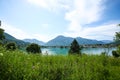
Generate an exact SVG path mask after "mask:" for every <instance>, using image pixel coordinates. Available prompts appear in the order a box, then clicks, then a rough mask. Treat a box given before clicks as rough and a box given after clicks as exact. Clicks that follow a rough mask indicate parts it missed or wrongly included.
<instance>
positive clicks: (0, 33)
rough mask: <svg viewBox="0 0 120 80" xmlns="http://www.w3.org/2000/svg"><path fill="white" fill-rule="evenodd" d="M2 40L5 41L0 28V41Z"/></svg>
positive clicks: (2, 30)
mask: <svg viewBox="0 0 120 80" xmlns="http://www.w3.org/2000/svg"><path fill="white" fill-rule="evenodd" d="M3 39H5V36H4V29H2V28H0V40H3Z"/></svg>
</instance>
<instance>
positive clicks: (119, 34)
mask: <svg viewBox="0 0 120 80" xmlns="http://www.w3.org/2000/svg"><path fill="white" fill-rule="evenodd" d="M118 26H119V27H120V24H118ZM114 40H115V41H120V32H116V34H115V38H114Z"/></svg>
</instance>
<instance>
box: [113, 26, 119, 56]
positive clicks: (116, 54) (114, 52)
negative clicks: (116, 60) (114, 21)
mask: <svg viewBox="0 0 120 80" xmlns="http://www.w3.org/2000/svg"><path fill="white" fill-rule="evenodd" d="M118 26H120V24H118ZM114 40H115V41H116V42H117V41H120V32H116V34H115V38H114ZM112 55H113V56H114V57H120V45H118V47H117V50H116V51H112Z"/></svg>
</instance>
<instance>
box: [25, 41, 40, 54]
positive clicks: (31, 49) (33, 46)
mask: <svg viewBox="0 0 120 80" xmlns="http://www.w3.org/2000/svg"><path fill="white" fill-rule="evenodd" d="M26 51H27V52H31V53H41V49H40V46H39V45H38V44H35V43H32V44H30V45H29V46H28V47H27V48H26Z"/></svg>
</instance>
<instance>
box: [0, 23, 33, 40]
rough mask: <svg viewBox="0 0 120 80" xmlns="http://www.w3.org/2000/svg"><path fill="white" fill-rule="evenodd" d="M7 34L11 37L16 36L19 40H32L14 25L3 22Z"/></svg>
mask: <svg viewBox="0 0 120 80" xmlns="http://www.w3.org/2000/svg"><path fill="white" fill-rule="evenodd" d="M1 27H2V28H3V29H4V30H5V32H7V33H9V34H10V35H12V36H14V37H15V38H17V39H24V38H30V37H31V36H30V35H28V34H27V33H26V32H25V31H23V30H21V29H18V28H16V27H14V26H12V25H9V24H7V23H5V22H2V26H1Z"/></svg>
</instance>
